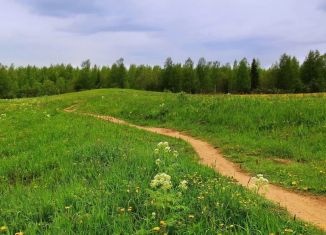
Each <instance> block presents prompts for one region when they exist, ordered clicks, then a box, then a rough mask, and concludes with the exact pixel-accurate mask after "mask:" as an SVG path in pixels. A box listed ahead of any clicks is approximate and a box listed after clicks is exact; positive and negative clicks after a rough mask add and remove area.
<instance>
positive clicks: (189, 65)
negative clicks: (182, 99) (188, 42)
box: [181, 58, 197, 93]
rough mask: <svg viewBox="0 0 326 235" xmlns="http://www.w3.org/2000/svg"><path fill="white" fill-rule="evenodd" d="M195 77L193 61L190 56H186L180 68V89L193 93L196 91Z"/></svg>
mask: <svg viewBox="0 0 326 235" xmlns="http://www.w3.org/2000/svg"><path fill="white" fill-rule="evenodd" d="M195 79H196V74H195V71H194V62H193V61H192V60H191V58H188V59H187V60H186V61H185V64H184V65H183V69H182V79H181V90H182V91H185V92H188V93H195V92H196V91H197V89H196V85H197V84H196V81H195Z"/></svg>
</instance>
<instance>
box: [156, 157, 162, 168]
mask: <svg viewBox="0 0 326 235" xmlns="http://www.w3.org/2000/svg"><path fill="white" fill-rule="evenodd" d="M155 164H156V165H158V166H159V165H160V164H161V159H159V158H158V159H156V160H155Z"/></svg>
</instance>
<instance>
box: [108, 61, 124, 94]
mask: <svg viewBox="0 0 326 235" xmlns="http://www.w3.org/2000/svg"><path fill="white" fill-rule="evenodd" d="M126 75H127V71H126V67H125V66H124V59H123V58H120V59H118V60H117V61H116V62H115V63H114V64H113V65H112V68H111V72H110V83H111V84H110V85H111V87H119V88H123V87H124V82H125V79H126Z"/></svg>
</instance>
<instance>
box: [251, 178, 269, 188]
mask: <svg viewBox="0 0 326 235" xmlns="http://www.w3.org/2000/svg"><path fill="white" fill-rule="evenodd" d="M251 182H252V183H253V187H252V188H253V189H254V191H256V192H257V193H258V192H259V190H260V189H262V190H264V192H267V190H268V183H269V181H268V179H266V178H264V175H263V174H258V175H257V177H252V178H251Z"/></svg>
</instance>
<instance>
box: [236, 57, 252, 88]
mask: <svg viewBox="0 0 326 235" xmlns="http://www.w3.org/2000/svg"><path fill="white" fill-rule="evenodd" d="M250 86H251V82H250V72H249V64H248V61H247V59H246V58H243V59H242V60H241V61H240V63H239V67H238V68H237V71H236V88H237V92H240V93H248V92H249V91H250Z"/></svg>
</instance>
